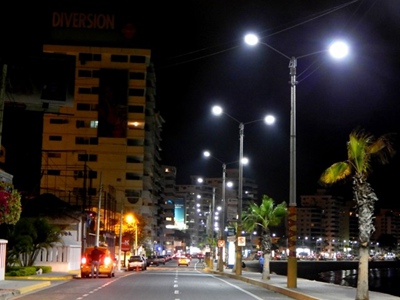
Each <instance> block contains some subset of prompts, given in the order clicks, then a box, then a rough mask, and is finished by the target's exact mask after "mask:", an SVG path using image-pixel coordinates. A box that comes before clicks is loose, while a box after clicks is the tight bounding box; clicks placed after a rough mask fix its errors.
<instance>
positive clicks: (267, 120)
mask: <svg viewBox="0 0 400 300" xmlns="http://www.w3.org/2000/svg"><path fill="white" fill-rule="evenodd" d="M264 122H265V123H266V124H268V125H271V124H274V123H275V117H274V116H272V115H268V116H266V117H265V118H264Z"/></svg>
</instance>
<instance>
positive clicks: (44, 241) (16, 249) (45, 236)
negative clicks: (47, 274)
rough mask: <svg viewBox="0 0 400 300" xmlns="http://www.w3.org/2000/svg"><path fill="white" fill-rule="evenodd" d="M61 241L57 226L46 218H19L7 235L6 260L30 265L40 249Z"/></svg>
mask: <svg viewBox="0 0 400 300" xmlns="http://www.w3.org/2000/svg"><path fill="white" fill-rule="evenodd" d="M55 243H62V239H61V234H60V229H59V227H57V226H55V225H52V224H50V223H49V221H48V220H47V219H46V218H21V219H20V220H19V221H18V222H17V224H16V225H15V226H14V228H13V230H12V231H11V234H10V236H9V244H10V245H9V251H8V252H7V262H8V263H9V264H11V263H13V262H18V263H19V264H20V265H21V266H32V265H33V264H34V262H35V260H36V258H37V256H38V255H39V253H40V251H41V250H42V249H47V248H51V247H53V246H54V244H55Z"/></svg>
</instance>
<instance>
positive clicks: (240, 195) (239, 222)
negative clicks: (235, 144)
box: [212, 106, 275, 275]
mask: <svg viewBox="0 0 400 300" xmlns="http://www.w3.org/2000/svg"><path fill="white" fill-rule="evenodd" d="M212 112H213V114H214V115H216V116H219V115H221V114H225V115H226V116H228V117H229V118H231V119H232V120H234V121H235V122H237V123H239V141H240V145H239V161H240V162H242V161H243V138H244V125H247V124H250V123H255V122H259V121H264V122H265V123H266V124H269V125H270V124H273V123H274V122H275V117H274V116H272V115H268V116H266V117H265V118H264V119H258V120H254V121H250V122H246V123H243V122H240V121H239V120H237V119H236V118H234V117H232V116H231V115H230V114H228V113H226V112H224V111H223V109H222V107H220V106H214V107H213V108H212ZM242 198H243V164H242V163H240V164H239V188H238V209H237V210H238V217H237V230H236V260H235V268H234V270H235V273H236V275H242V247H241V246H239V241H238V239H239V237H240V236H241V231H242Z"/></svg>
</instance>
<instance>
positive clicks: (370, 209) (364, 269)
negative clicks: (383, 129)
mask: <svg viewBox="0 0 400 300" xmlns="http://www.w3.org/2000/svg"><path fill="white" fill-rule="evenodd" d="M390 138H391V134H386V135H382V136H381V137H379V138H375V137H374V136H373V135H371V134H368V133H365V132H364V131H363V130H359V129H356V130H353V131H352V132H351V133H350V138H349V141H348V142H347V160H346V161H342V162H337V163H334V164H333V165H331V166H330V167H329V168H328V169H326V170H325V171H324V172H323V173H322V175H321V177H320V183H321V184H323V185H331V184H333V183H336V182H338V181H342V180H344V179H346V178H348V177H349V176H350V175H352V176H351V178H352V183H353V197H354V201H356V208H357V212H358V230H359V237H358V240H359V245H360V249H359V263H358V278H357V295H356V300H366V299H369V293H368V258H369V243H370V237H371V234H372V233H373V232H374V231H375V227H374V225H373V218H374V206H375V201H377V200H378V197H377V196H376V194H375V192H374V190H373V189H372V188H371V186H370V184H369V183H368V182H367V178H368V175H369V174H370V173H371V160H372V158H376V159H377V161H378V162H380V163H382V164H386V163H387V162H388V161H389V158H390V157H391V156H393V155H394V149H393V147H392V142H391V139H390Z"/></svg>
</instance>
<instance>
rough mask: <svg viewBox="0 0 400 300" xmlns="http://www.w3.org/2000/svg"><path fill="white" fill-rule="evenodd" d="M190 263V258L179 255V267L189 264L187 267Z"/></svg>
mask: <svg viewBox="0 0 400 300" xmlns="http://www.w3.org/2000/svg"><path fill="white" fill-rule="evenodd" d="M189 265H190V259H189V258H187V257H186V256H181V257H179V259H178V267H179V266H187V267H189Z"/></svg>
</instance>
